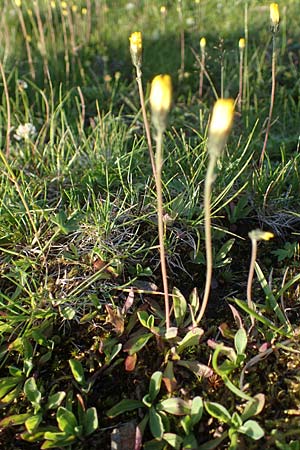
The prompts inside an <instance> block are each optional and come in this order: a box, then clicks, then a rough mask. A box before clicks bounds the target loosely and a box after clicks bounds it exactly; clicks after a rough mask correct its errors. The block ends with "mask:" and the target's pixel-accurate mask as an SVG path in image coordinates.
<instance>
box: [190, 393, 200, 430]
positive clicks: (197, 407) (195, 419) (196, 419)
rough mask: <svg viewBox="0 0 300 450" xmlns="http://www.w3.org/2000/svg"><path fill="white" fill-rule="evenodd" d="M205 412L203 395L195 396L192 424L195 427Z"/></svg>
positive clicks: (192, 408) (192, 407)
mask: <svg viewBox="0 0 300 450" xmlns="http://www.w3.org/2000/svg"><path fill="white" fill-rule="evenodd" d="M202 414H203V400H202V398H201V397H199V396H197V397H194V398H193V401H192V406H191V412H190V415H191V425H192V427H194V426H195V425H196V423H198V422H199V421H200V420H201V418H202Z"/></svg>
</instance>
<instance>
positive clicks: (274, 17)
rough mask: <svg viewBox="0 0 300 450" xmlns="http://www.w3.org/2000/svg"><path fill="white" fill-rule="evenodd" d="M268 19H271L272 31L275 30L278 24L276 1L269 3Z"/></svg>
mask: <svg viewBox="0 0 300 450" xmlns="http://www.w3.org/2000/svg"><path fill="white" fill-rule="evenodd" d="M270 19H271V26H272V30H273V32H276V31H277V30H278V25H279V20H280V17H279V6H278V3H271V4H270Z"/></svg>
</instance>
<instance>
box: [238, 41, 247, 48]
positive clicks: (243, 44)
mask: <svg viewBox="0 0 300 450" xmlns="http://www.w3.org/2000/svg"><path fill="white" fill-rule="evenodd" d="M245 47H246V40H245V38H241V39H240V40H239V49H240V50H244V48H245Z"/></svg>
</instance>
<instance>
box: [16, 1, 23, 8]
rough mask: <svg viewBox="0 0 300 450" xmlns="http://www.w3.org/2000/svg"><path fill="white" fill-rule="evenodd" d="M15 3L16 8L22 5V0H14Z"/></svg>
mask: <svg viewBox="0 0 300 450" xmlns="http://www.w3.org/2000/svg"><path fill="white" fill-rule="evenodd" d="M15 4H16V6H17V7H18V8H20V7H21V6H22V0H15Z"/></svg>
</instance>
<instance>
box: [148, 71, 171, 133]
mask: <svg viewBox="0 0 300 450" xmlns="http://www.w3.org/2000/svg"><path fill="white" fill-rule="evenodd" d="M171 103H172V80H171V77H170V75H157V76H156V77H154V79H153V80H152V83H151V91H150V105H151V111H152V117H153V123H154V126H155V127H156V129H157V130H162V131H164V129H165V128H166V119H167V115H168V112H169V111H170V109H171Z"/></svg>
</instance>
